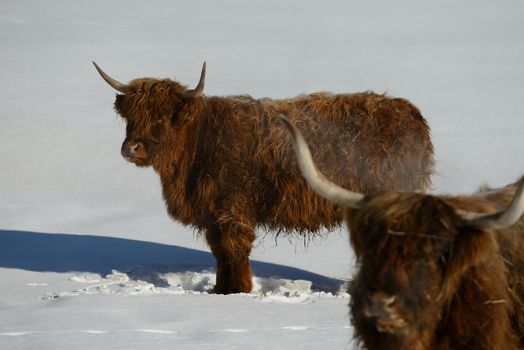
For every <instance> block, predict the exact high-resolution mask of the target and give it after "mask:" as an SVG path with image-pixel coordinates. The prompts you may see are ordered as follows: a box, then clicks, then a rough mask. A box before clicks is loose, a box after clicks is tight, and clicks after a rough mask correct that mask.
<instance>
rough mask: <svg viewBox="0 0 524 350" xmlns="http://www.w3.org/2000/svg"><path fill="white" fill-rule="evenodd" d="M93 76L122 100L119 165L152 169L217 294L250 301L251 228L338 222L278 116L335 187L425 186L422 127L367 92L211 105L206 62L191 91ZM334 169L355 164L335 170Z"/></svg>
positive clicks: (410, 113) (237, 99) (427, 159)
mask: <svg viewBox="0 0 524 350" xmlns="http://www.w3.org/2000/svg"><path fill="white" fill-rule="evenodd" d="M95 66H96V68H97V70H98V72H99V73H100V75H101V76H102V78H103V79H104V80H105V81H106V82H107V83H108V84H109V85H110V86H111V87H113V88H114V89H116V90H117V91H118V92H119V94H117V96H116V101H115V110H116V112H117V113H118V114H119V115H120V116H121V117H122V118H123V119H124V120H125V122H126V130H127V135H126V138H125V140H124V142H123V144H122V149H121V153H122V156H123V157H124V158H125V159H127V160H128V161H130V162H132V163H134V164H136V165H138V166H152V167H153V169H154V170H155V171H156V172H157V173H158V175H159V176H160V179H161V183H162V190H163V197H164V200H165V203H166V206H167V211H168V212H169V214H170V215H171V216H172V217H173V218H174V219H175V220H178V221H180V222H182V223H183V224H185V225H191V226H192V227H193V228H195V229H196V230H197V231H198V232H202V233H203V234H204V235H205V238H206V240H207V243H208V244H209V246H210V248H211V251H212V253H213V255H214V256H215V258H216V260H217V279H216V286H215V289H214V290H215V292H216V293H223V294H228V293H238V292H250V291H251V287H252V276H251V269H250V264H249V254H250V252H251V249H252V244H253V241H254V239H255V229H256V227H257V226H258V227H263V228H266V229H271V230H278V231H279V232H284V233H290V232H298V233H300V234H305V235H308V234H312V233H315V232H317V231H318V230H319V229H321V228H327V229H328V230H329V229H333V228H335V227H336V226H337V225H339V224H340V222H341V220H342V211H341V208H340V207H339V206H337V205H335V204H333V203H330V202H328V201H326V200H325V199H323V198H321V197H320V196H318V195H316V194H315V193H314V192H313V191H311V190H310V189H309V188H308V185H307V184H306V182H305V180H304V179H303V178H302V176H301V175H300V171H299V169H298V167H297V164H296V161H295V157H294V155H293V150H292V145H291V142H290V137H289V135H288V133H287V132H286V130H285V128H284V127H283V126H282V125H281V124H280V123H279V122H278V119H277V118H278V115H279V114H280V113H285V114H287V115H289V116H290V118H292V119H293V121H294V122H295V123H297V124H298V125H299V126H300V128H301V129H303V130H304V132H308V135H315V137H316V138H317V139H318V140H319V141H318V143H316V144H315V146H316V152H315V155H316V158H317V160H318V162H319V164H320V166H321V168H322V169H323V171H325V172H326V173H327V174H329V176H330V177H331V178H333V179H334V180H335V181H336V182H337V184H339V185H340V186H344V187H346V188H348V189H352V190H355V191H362V192H365V193H373V192H376V191H378V190H380V189H404V190H409V191H413V190H425V189H427V188H428V186H429V185H430V174H431V172H432V170H433V163H434V161H433V146H432V143H431V140H430V135H429V128H428V125H427V123H426V121H425V120H424V118H423V117H422V116H421V114H420V112H419V110H418V109H417V108H416V107H415V106H413V105H412V104H411V103H410V102H408V101H406V100H404V99H399V98H390V97H387V96H385V95H380V94H375V93H371V92H364V93H357V94H346V95H342V94H341V95H333V94H329V93H324V92H322V93H315V94H311V95H303V96H298V97H296V98H293V99H284V100H271V99H254V98H252V97H249V96H231V97H208V96H205V95H204V94H203V89H204V79H205V63H204V66H203V68H202V73H201V77H200V82H199V83H198V85H197V87H196V88H195V89H187V88H186V87H184V86H183V85H181V84H179V83H178V82H176V81H173V80H170V79H163V80H159V79H153V78H141V79H136V80H133V81H131V82H130V83H129V84H122V83H120V82H118V81H116V80H115V79H113V78H111V77H110V76H109V75H107V74H106V73H104V72H103V71H102V70H101V69H100V67H98V66H97V65H96V64H95ZM338 164H352V166H351V167H348V169H350V170H349V171H345V170H344V171H342V170H341V169H340V167H339V166H338ZM336 165H337V166H336Z"/></svg>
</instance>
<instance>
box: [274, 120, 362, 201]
mask: <svg viewBox="0 0 524 350" xmlns="http://www.w3.org/2000/svg"><path fill="white" fill-rule="evenodd" d="M279 118H280V119H281V120H282V122H283V123H284V124H285V125H286V127H287V128H288V129H289V131H291V134H292V135H293V139H294V143H293V146H294V147H295V153H296V154H297V159H298V164H299V166H300V169H301V170H302V174H303V175H304V177H305V178H306V180H307V182H308V183H309V185H310V186H311V187H312V188H313V189H314V190H315V192H317V193H318V194H319V195H321V196H322V197H324V198H326V199H328V200H330V201H332V202H335V203H337V204H340V205H343V206H345V207H350V208H353V209H360V208H362V199H363V198H364V195H363V194H362V193H358V192H352V191H348V190H346V189H345V188H342V187H340V186H338V185H336V184H334V183H333V182H331V181H329V180H328V179H326V178H325V177H324V175H322V173H321V172H320V171H319V170H318V169H317V167H316V166H315V163H314V162H313V158H312V157H311V152H310V150H309V147H308V145H307V142H306V140H304V137H303V136H302V133H301V132H300V131H299V130H298V129H297V127H296V126H295V125H294V124H292V123H291V122H290V121H289V120H288V119H287V118H286V117H284V116H283V115H280V116H279Z"/></svg>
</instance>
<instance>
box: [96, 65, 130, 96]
mask: <svg viewBox="0 0 524 350" xmlns="http://www.w3.org/2000/svg"><path fill="white" fill-rule="evenodd" d="M92 62H93V64H94V65H95V68H96V70H97V71H98V73H99V74H100V75H101V76H102V79H104V80H105V81H106V82H107V83H108V84H109V85H111V87H112V88H113V89H115V90H116V91H119V92H121V93H123V94H127V93H128V92H130V91H131V89H130V87H129V85H126V84H122V83H121V82H119V81H117V80H115V79H113V78H111V77H110V76H109V75H107V74H106V72H104V71H103V70H102V68H100V67H99V66H98V64H96V62H95V61H92Z"/></svg>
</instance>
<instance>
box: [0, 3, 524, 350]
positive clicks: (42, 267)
mask: <svg viewBox="0 0 524 350" xmlns="http://www.w3.org/2000/svg"><path fill="white" fill-rule="evenodd" d="M523 37H524V3H523V2H522V1H518V0H504V1H497V2H494V1H487V0H483V1H473V0H466V1H461V2H457V1H451V0H444V1H438V2H437V1H433V2H428V1H419V0H417V1H415V0H409V1H404V2H402V4H399V3H393V2H390V1H385V0H382V1H375V2H366V1H360V0H359V1H342V0H339V1H328V2H314V1H298V0H293V1H277V0H270V1H241V0H226V1H220V2H219V1H200V0H197V1H167V0H162V1H151V2H145V1H136V0H126V1H123V0H118V1H111V2H109V1H102V0H93V1H89V2H73V1H66V0H50V1H34V0H33V1H29V0H27V1H20V0H16V1H15V0H3V1H2V2H1V4H0V47H1V49H0V77H1V78H2V82H1V84H0V96H1V100H0V101H1V102H0V152H1V160H0V164H1V165H0V169H1V171H0V278H1V281H2V283H1V284H0V349H2V350H3V349H6V350H7V349H9V350H11V349H17V350H18V349H72V348H78V349H127V350H128V349H146V348H147V349H167V348H177V349H209V348H211V347H212V348H213V349H245V348H250V349H270V348H271V349H351V348H352V347H353V345H352V343H351V328H350V326H349V320H348V316H347V313H348V310H347V303H348V300H349V299H348V296H347V294H345V293H344V291H343V286H344V282H345V281H346V280H347V279H348V278H349V277H350V276H351V271H352V253H351V251H350V249H349V246H348V243H347V237H346V232H345V231H343V230H342V231H340V232H334V233H331V234H329V235H327V236H326V237H325V238H323V239H317V240H314V241H312V242H309V243H308V244H307V245H304V242H303V241H302V240H300V238H295V239H293V238H292V239H290V240H288V239H286V238H279V239H275V238H274V236H273V235H272V234H271V233H266V232H262V231H261V232H259V236H260V239H259V240H258V241H257V243H256V249H255V250H254V253H253V256H252V258H253V267H254V272H255V276H256V277H255V285H256V288H255V290H254V291H253V292H252V293H251V294H249V295H248V294H244V295H230V296H221V295H213V294H210V293H209V291H210V288H211V287H212V285H213V283H214V273H213V271H214V260H213V258H212V256H211V254H210V253H209V251H208V249H207V247H206V245H205V243H204V242H203V240H202V239H201V238H199V237H195V236H194V234H193V232H192V231H191V230H190V229H188V228H185V227H183V226H181V225H180V224H177V223H173V222H172V221H171V220H170V219H169V218H168V217H167V215H166V213H165V210H164V208H163V204H162V200H161V194H160V186H159V180H158V178H157V176H156V175H155V174H154V173H153V171H152V170H151V169H137V168H135V167H134V166H132V165H130V164H129V163H127V162H125V161H124V160H123V159H121V157H120V154H119V153H120V152H119V150H120V144H121V142H122V140H123V136H124V125H123V123H122V122H121V121H120V120H118V119H117V117H116V116H115V113H114V112H113V110H112V104H113V99H114V91H113V90H112V89H111V88H109V87H108V86H107V84H105V83H104V82H103V81H102V80H101V79H100V77H99V76H98V74H97V73H96V71H95V69H94V67H93V66H92V65H91V60H96V61H97V62H98V63H99V64H100V65H101V66H102V67H103V68H104V69H105V70H106V71H108V72H109V73H110V74H111V75H113V76H114V77H115V78H117V79H119V80H121V81H128V80H131V79H132V78H136V77H140V76H156V77H173V76H175V77H176V79H178V80H179V81H181V82H182V83H185V84H188V85H190V86H191V85H194V84H195V83H196V81H197V80H198V76H199V72H200V67H201V64H202V61H204V60H207V63H208V71H207V79H206V94H207V95H228V94H239V93H248V94H251V95H253V96H255V97H262V96H270V97H276V98H278V97H292V96H295V95H297V94H299V93H308V92H314V91H318V90H330V91H333V92H356V91H362V90H367V89H371V90H375V91H378V92H383V91H387V92H388V93H389V94H390V95H394V96H402V97H406V98H408V99H410V100H411V101H412V102H413V103H415V104H416V105H417V106H419V107H420V109H421V110H422V112H423V114H424V116H425V117H426V118H427V119H428V120H429V122H430V124H431V127H432V134H433V140H434V143H435V146H436V157H437V160H438V163H437V171H438V173H437V174H436V175H435V177H434V192H436V193H442V192H453V193H469V192H471V191H473V190H474V189H476V188H477V187H478V186H479V185H480V184H481V183H483V182H488V183H489V184H490V185H493V186H500V185H504V184H506V183H508V182H510V181H513V180H515V179H516V178H517V177H518V176H520V175H521V174H523V173H524V137H523V135H524V104H523V103H522V101H523V96H524V40H522V38H523ZM341 288H342V290H341Z"/></svg>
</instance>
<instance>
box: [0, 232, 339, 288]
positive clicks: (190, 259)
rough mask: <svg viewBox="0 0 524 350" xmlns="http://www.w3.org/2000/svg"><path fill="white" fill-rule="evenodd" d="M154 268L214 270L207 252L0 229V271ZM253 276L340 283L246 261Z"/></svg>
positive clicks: (324, 284) (320, 284)
mask: <svg viewBox="0 0 524 350" xmlns="http://www.w3.org/2000/svg"><path fill="white" fill-rule="evenodd" d="M144 266H158V268H159V269H160V270H164V271H163V272H165V269H166V266H167V268H168V269H169V272H185V271H192V272H201V271H202V270H206V269H207V270H212V271H214V270H215V269H216V263H215V258H214V257H213V255H212V254H211V253H209V252H204V251H201V250H196V249H190V248H184V247H178V246H174V245H167V244H160V243H152V242H146V241H138V240H130V239H125V238H116V237H105V236H91V235H76V234H59V233H40V232H27V231H14V230H0V267H4V268H14V269H22V270H29V271H42V272H43V271H46V272H73V271H74V272H92V273H98V274H101V275H106V274H108V273H110V272H111V270H113V269H115V270H119V271H124V272H125V271H128V270H129V269H132V268H136V267H144ZM251 266H252V268H253V272H254V274H255V275H256V276H257V277H278V278H286V279H291V280H297V279H302V280H308V281H311V282H313V288H314V289H316V290H324V291H333V292H336V291H338V290H340V287H341V285H342V284H343V283H344V281H342V280H338V279H333V278H329V277H326V276H322V275H319V274H316V273H312V272H308V271H305V270H301V269H297V268H293V267H289V266H284V265H278V264H272V263H266V262H259V261H251Z"/></svg>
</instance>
